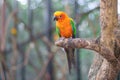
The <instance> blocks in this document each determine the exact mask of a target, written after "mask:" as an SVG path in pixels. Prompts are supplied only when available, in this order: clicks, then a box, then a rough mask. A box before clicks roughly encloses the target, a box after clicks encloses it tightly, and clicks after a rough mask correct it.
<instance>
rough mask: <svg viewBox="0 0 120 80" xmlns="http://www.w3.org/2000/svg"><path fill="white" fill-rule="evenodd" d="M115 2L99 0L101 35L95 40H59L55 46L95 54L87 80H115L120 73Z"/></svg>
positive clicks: (115, 0)
mask: <svg viewBox="0 0 120 80" xmlns="http://www.w3.org/2000/svg"><path fill="white" fill-rule="evenodd" d="M117 3H118V2H117V0H100V26H101V35H100V37H99V38H97V39H96V40H86V39H81V38H76V39H59V40H58V41H56V42H55V44H56V45H57V46H61V47H67V48H69V47H70V48H85V49H90V50H94V51H96V52H97V54H96V57H95V59H94V62H93V64H92V66H91V68H90V71H89V75H88V76H89V80H115V79H117V78H116V77H117V75H118V73H119V71H120V25H119V24H118V15H117Z"/></svg>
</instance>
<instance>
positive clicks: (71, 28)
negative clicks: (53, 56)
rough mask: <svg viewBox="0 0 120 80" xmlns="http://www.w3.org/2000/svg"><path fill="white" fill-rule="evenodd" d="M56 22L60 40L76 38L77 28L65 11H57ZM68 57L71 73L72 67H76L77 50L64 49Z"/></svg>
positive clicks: (55, 14) (55, 13)
mask: <svg viewBox="0 0 120 80" xmlns="http://www.w3.org/2000/svg"><path fill="white" fill-rule="evenodd" d="M53 16H54V21H56V32H57V34H58V36H59V37H60V38H75V35H76V26H75V23H74V21H73V19H72V18H70V17H69V16H68V14H67V13H65V12H63V11H55V12H54V14H53ZM64 51H65V53H66V56H67V62H68V68H69V72H70V73H71V69H72V67H74V68H75V67H76V61H75V53H74V52H75V49H74V48H64Z"/></svg>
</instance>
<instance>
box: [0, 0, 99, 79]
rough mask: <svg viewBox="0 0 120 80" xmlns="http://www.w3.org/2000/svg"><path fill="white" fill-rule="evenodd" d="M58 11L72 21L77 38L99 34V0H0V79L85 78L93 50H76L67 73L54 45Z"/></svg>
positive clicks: (63, 57)
mask: <svg viewBox="0 0 120 80" xmlns="http://www.w3.org/2000/svg"><path fill="white" fill-rule="evenodd" d="M58 10H59V11H64V12H66V13H67V14H69V16H71V17H72V18H73V19H74V20H75V23H76V27H77V37H80V38H96V37H98V35H99V34H100V25H99V0H0V80H88V77H87V75H88V71H89V68H90V65H91V63H92V60H93V57H94V55H93V53H94V52H93V51H89V50H84V49H76V57H77V58H76V61H77V66H78V68H77V69H76V72H74V73H73V74H71V75H70V74H69V71H68V65H67V59H66V55H65V53H64V51H63V50H62V49H61V48H60V47H57V46H55V45H54V42H55V41H56V40H57V39H58V36H57V35H56V33H55V22H54V21H53V19H52V18H53V13H54V12H55V11H58Z"/></svg>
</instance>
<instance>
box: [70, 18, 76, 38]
mask: <svg viewBox="0 0 120 80" xmlns="http://www.w3.org/2000/svg"><path fill="white" fill-rule="evenodd" d="M70 24H71V26H72V30H73V38H74V37H75V35H76V26H75V23H74V21H73V19H72V18H70Z"/></svg>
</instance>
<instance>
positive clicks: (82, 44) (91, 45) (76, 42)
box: [55, 38, 99, 52]
mask: <svg viewBox="0 0 120 80" xmlns="http://www.w3.org/2000/svg"><path fill="white" fill-rule="evenodd" d="M55 45H57V46H60V47H66V48H85V49H90V50H94V51H96V52H98V51H99V46H98V44H97V41H96V40H85V39H81V38H75V39H70V38H69V39H66V38H60V39H59V40H57V41H56V42H55Z"/></svg>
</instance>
